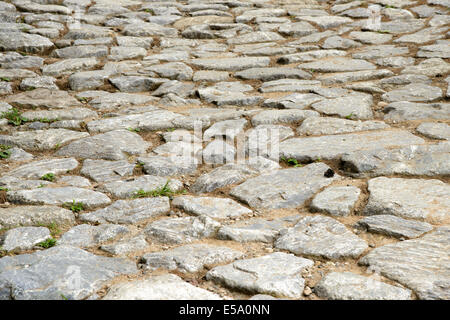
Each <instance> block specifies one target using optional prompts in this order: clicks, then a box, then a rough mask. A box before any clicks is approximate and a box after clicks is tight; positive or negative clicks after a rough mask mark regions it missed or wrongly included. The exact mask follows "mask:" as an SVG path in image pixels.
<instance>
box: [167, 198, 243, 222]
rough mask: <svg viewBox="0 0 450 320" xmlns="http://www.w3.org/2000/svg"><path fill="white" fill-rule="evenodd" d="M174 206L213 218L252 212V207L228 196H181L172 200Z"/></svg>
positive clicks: (237, 215) (224, 217)
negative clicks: (247, 206)
mask: <svg viewBox="0 0 450 320" xmlns="http://www.w3.org/2000/svg"><path fill="white" fill-rule="evenodd" d="M172 206H174V207H175V208H180V209H183V210H184V211H186V212H188V213H192V214H195V215H198V216H207V217H210V218H212V219H226V218H231V217H239V216H241V215H245V214H249V213H252V211H251V210H250V209H247V208H246V207H244V206H242V205H240V204H238V203H237V202H236V201H233V200H231V199H227V198H213V197H192V196H179V197H176V198H175V199H174V200H173V201H172Z"/></svg>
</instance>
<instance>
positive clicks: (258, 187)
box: [230, 163, 339, 208]
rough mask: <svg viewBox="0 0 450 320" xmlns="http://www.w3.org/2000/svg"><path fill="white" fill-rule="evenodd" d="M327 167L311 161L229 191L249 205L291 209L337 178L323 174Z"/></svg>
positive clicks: (263, 176)
mask: <svg viewBox="0 0 450 320" xmlns="http://www.w3.org/2000/svg"><path fill="white" fill-rule="evenodd" d="M328 169H329V167H328V166H327V165H325V164H323V163H314V164H310V165H308V166H305V167H303V168H292V169H285V170H278V171H276V172H274V173H267V174H262V175H260V176H258V177H256V178H251V179H248V180H247V181H245V182H244V183H242V184H240V185H239V186H237V187H235V188H233V189H232V190H231V192H230V194H231V195H232V196H234V197H236V198H238V199H239V200H241V201H244V202H245V203H247V204H248V205H249V206H250V207H252V208H294V207H297V206H301V205H302V204H303V203H304V202H305V201H306V200H308V199H309V198H310V197H311V196H312V195H313V194H314V193H316V192H317V191H318V190H320V189H321V188H323V187H325V186H327V185H329V184H330V183H332V182H333V181H335V180H336V179H339V176H338V175H334V177H331V178H327V177H325V176H324V173H325V171H327V170H328Z"/></svg>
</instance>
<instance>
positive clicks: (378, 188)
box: [364, 177, 450, 222]
mask: <svg viewBox="0 0 450 320" xmlns="http://www.w3.org/2000/svg"><path fill="white" fill-rule="evenodd" d="M368 185H369V186H368V189H369V192H370V197H369V202H368V203H367V205H366V208H365V209H364V214H365V215H376V214H392V215H395V216H399V217H403V218H413V219H420V220H426V221H430V222H445V221H449V214H450V210H449V207H450V197H449V195H450V186H448V185H447V184H446V183H444V182H442V181H440V180H434V179H433V180H425V179H404V178H386V177H379V178H374V179H371V180H369V183H368ZM412 195H414V196H412Z"/></svg>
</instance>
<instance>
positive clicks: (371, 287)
mask: <svg viewBox="0 0 450 320" xmlns="http://www.w3.org/2000/svg"><path fill="white" fill-rule="evenodd" d="M314 292H315V293H316V294H317V295H318V296H319V297H323V298H327V299H331V300H410V299H411V291H410V290H408V289H403V288H400V287H397V286H393V285H389V284H387V283H383V282H381V281H378V280H375V279H372V278H369V277H365V276H360V275H357V274H354V273H351V272H331V273H329V274H327V275H326V276H325V277H323V278H322V280H320V282H319V283H318V284H317V285H316V286H315V287H314Z"/></svg>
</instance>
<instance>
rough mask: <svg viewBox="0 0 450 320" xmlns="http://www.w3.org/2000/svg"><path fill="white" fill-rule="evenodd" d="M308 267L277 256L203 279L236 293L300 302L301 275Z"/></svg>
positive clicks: (216, 271) (305, 261)
mask: <svg viewBox="0 0 450 320" xmlns="http://www.w3.org/2000/svg"><path fill="white" fill-rule="evenodd" d="M312 265H313V262H312V261H311V260H308V259H304V258H300V257H296V256H294V255H292V254H286V253H282V252H277V253H272V254H270V255H266V256H262V257H259V258H254V259H247V260H238V261H235V262H233V263H232V264H228V265H225V266H219V267H215V268H214V269H212V270H210V271H209V272H208V273H207V274H206V279H207V280H212V281H214V282H218V283H221V284H223V285H225V286H227V287H230V288H232V289H236V290H243V291H246V292H251V293H261V294H269V295H274V296H279V297H289V298H300V297H301V296H302V293H303V288H304V283H305V280H304V279H303V278H302V277H301V276H300V274H301V271H302V270H303V269H305V268H307V267H310V266H312Z"/></svg>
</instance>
